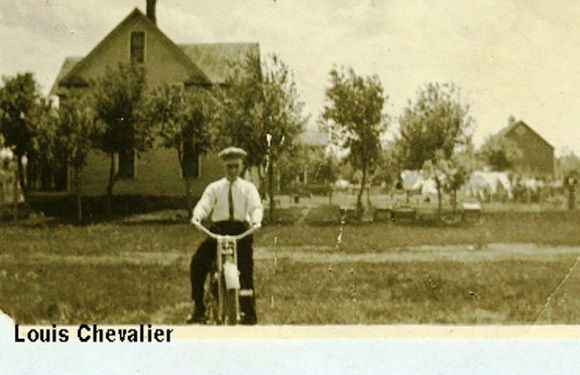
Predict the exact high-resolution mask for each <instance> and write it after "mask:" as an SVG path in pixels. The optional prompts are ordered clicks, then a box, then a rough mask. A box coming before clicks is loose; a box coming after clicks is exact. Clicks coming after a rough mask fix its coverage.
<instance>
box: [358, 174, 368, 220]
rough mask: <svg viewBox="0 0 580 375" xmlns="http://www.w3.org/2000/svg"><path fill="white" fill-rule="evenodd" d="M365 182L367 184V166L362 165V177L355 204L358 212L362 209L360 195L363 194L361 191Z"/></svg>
mask: <svg viewBox="0 0 580 375" xmlns="http://www.w3.org/2000/svg"><path fill="white" fill-rule="evenodd" d="M366 184H367V166H366V165H363V167H362V178H361V182H360V190H359V192H358V196H357V198H356V206H357V209H358V210H359V212H362V209H363V205H362V196H363V192H364V189H365V186H366Z"/></svg>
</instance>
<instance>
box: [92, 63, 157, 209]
mask: <svg viewBox="0 0 580 375" xmlns="http://www.w3.org/2000/svg"><path fill="white" fill-rule="evenodd" d="M146 89H147V84H146V72H145V69H144V68H142V67H140V66H138V65H135V64H130V65H126V64H119V65H118V67H117V68H116V69H111V68H108V69H107V71H106V73H105V74H104V75H103V76H101V77H100V78H99V79H98V80H97V81H96V83H95V84H94V86H93V92H92V95H93V106H94V110H95V115H96V117H97V119H99V120H100V121H102V124H103V131H102V132H101V133H100V135H99V137H98V138H97V139H96V146H97V148H98V149H100V150H101V151H103V152H104V153H106V154H108V156H109V159H110V167H109V182H108V184H107V212H108V214H109V215H111V214H112V200H113V187H114V186H115V182H116V181H117V180H118V178H119V177H120V176H119V175H118V174H115V154H124V155H129V156H131V157H132V156H133V155H134V154H133V153H134V152H143V151H146V150H147V149H149V148H150V147H151V146H152V144H153V134H154V133H153V130H154V129H153V128H152V127H151V126H145V124H144V119H143V116H142V113H143V104H144V99H145V96H146Z"/></svg>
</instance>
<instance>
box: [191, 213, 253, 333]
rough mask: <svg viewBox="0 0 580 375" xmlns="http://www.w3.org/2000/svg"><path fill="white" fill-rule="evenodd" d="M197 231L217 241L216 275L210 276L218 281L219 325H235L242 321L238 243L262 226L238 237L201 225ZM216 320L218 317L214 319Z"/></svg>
mask: <svg viewBox="0 0 580 375" xmlns="http://www.w3.org/2000/svg"><path fill="white" fill-rule="evenodd" d="M193 224H194V225H195V226H196V228H197V229H199V230H200V231H202V232H204V233H205V234H206V235H208V236H209V237H211V238H213V239H215V240H216V241H217V249H216V263H215V265H216V270H215V272H216V274H215V275H210V277H215V280H216V281H217V300H218V301H217V319H216V320H217V323H218V324H223V323H225V324H228V325H234V324H237V323H238V322H239V321H240V279H239V277H240V276H239V271H238V253H237V241H238V240H241V239H242V238H244V237H246V236H249V235H250V234H252V233H253V232H254V231H256V230H257V229H258V228H260V225H254V226H252V227H250V228H249V229H248V230H246V231H245V232H244V233H241V234H238V235H220V234H216V233H212V232H211V231H209V230H208V229H207V228H206V227H204V226H203V225H201V224H200V223H195V222H194V223H193ZM214 318H216V317H214Z"/></svg>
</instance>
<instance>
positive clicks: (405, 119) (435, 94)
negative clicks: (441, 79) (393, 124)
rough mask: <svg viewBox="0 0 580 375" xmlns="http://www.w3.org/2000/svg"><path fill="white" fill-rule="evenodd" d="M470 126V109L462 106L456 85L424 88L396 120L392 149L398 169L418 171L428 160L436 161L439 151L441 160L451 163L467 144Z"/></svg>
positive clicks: (430, 84) (435, 85)
mask: <svg viewBox="0 0 580 375" xmlns="http://www.w3.org/2000/svg"><path fill="white" fill-rule="evenodd" d="M471 124H472V119H471V117H470V116H469V107H468V106H467V105H465V104H463V103H462V102H461V98H460V93H459V90H458V89H457V88H456V87H455V85H453V84H439V83H429V84H427V85H426V86H425V87H424V88H422V89H420V90H419V91H418V93H417V100H416V102H415V103H412V102H410V101H409V103H408V106H407V107H406V108H405V109H404V112H403V115H402V116H401V118H400V119H399V133H400V134H399V135H398V136H397V137H396V138H395V143H394V146H395V148H396V154H397V159H398V163H399V165H400V167H401V168H402V169H411V170H419V169H421V168H422V167H423V165H424V164H425V162H426V161H427V160H435V156H436V152H437V151H438V150H441V151H440V152H441V153H442V154H441V157H442V158H444V159H450V158H451V156H452V155H453V153H454V152H456V151H457V150H458V149H460V148H461V146H466V145H467V144H468V142H469V141H470V139H471V135H470V134H469V133H468V131H469V128H470V126H471Z"/></svg>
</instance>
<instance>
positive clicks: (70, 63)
mask: <svg viewBox="0 0 580 375" xmlns="http://www.w3.org/2000/svg"><path fill="white" fill-rule="evenodd" d="M82 59H83V58H82V57H67V58H66V59H64V62H63V63H62V66H61V68H60V71H59V72H58V75H57V76H56V80H55V81H54V84H53V85H52V88H51V89H50V95H56V94H57V90H58V86H59V83H60V82H61V80H62V79H63V78H64V76H66V75H67V74H68V73H69V72H70V71H71V70H72V69H73V68H74V67H75V65H76V64H78V63H79V62H80V61H81V60H82Z"/></svg>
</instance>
